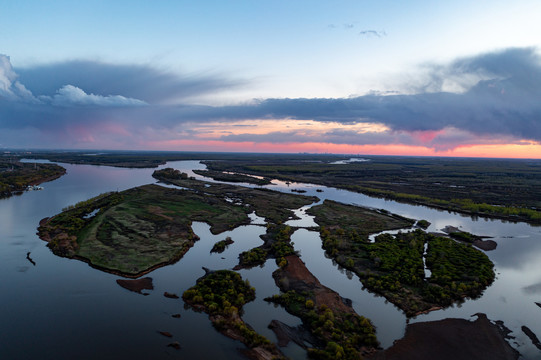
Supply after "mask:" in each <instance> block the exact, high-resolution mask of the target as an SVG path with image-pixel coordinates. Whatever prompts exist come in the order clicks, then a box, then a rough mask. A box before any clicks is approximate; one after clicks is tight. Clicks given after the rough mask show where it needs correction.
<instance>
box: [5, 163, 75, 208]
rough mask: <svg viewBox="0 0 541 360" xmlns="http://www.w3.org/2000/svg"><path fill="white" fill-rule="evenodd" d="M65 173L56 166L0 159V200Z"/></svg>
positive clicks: (61, 168) (64, 170)
mask: <svg viewBox="0 0 541 360" xmlns="http://www.w3.org/2000/svg"><path fill="white" fill-rule="evenodd" d="M65 173H66V169H64V168H63V167H61V166H58V165H56V164H30V163H21V162H19V161H18V158H17V159H13V160H12V159H11V158H1V157H0V198H2V197H8V196H11V195H13V194H14V193H20V192H22V191H25V190H26V188H27V187H28V186H29V185H37V184H41V183H43V182H46V181H51V180H54V179H56V178H59V177H60V176H62V175H64V174H65Z"/></svg>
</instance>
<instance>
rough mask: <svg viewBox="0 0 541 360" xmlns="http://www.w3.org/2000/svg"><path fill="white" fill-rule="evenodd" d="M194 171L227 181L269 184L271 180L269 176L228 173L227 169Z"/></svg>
mask: <svg viewBox="0 0 541 360" xmlns="http://www.w3.org/2000/svg"><path fill="white" fill-rule="evenodd" d="M193 172H194V173H196V174H198V175H202V176H206V177H209V178H212V179H214V180H216V181H226V182H238V183H240V182H242V183H248V184H255V185H268V184H270V183H271V182H270V180H269V179H268V178H259V177H255V176H250V175H244V174H237V173H228V172H225V171H213V170H194V171H193Z"/></svg>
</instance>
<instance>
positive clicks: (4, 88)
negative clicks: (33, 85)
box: [0, 54, 38, 102]
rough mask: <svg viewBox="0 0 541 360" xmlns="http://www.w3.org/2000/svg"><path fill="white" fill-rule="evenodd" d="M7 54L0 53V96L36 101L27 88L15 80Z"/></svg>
mask: <svg viewBox="0 0 541 360" xmlns="http://www.w3.org/2000/svg"><path fill="white" fill-rule="evenodd" d="M17 77H18V76H17V74H16V73H15V71H14V70H13V67H12V66H11V62H10V59H9V56H6V55H2V54H0V98H5V99H8V100H11V101H27V102H38V100H37V99H36V98H35V97H34V95H32V92H30V91H29V90H28V89H27V88H25V87H24V85H23V84H21V83H20V82H19V81H17Z"/></svg>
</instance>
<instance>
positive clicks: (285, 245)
mask: <svg viewBox="0 0 541 360" xmlns="http://www.w3.org/2000/svg"><path fill="white" fill-rule="evenodd" d="M292 233H293V229H292V228H291V227H289V226H287V225H268V226H267V232H266V234H265V235H262V236H261V238H262V239H263V241H264V244H263V245H261V246H259V247H256V248H253V249H250V250H248V251H244V252H242V253H240V254H239V268H250V267H254V266H257V265H262V264H264V263H265V261H267V259H268V258H270V257H272V258H275V259H276V264H277V265H278V266H283V265H284V261H285V259H284V257H285V256H288V255H291V254H294V253H295V249H294V248H293V244H292V243H291V234H292Z"/></svg>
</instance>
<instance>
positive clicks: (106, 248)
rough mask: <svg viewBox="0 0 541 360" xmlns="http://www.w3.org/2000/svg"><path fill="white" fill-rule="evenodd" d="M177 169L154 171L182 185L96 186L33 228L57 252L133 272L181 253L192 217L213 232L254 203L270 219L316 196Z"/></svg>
mask: <svg viewBox="0 0 541 360" xmlns="http://www.w3.org/2000/svg"><path fill="white" fill-rule="evenodd" d="M176 176H177V174H176V173H175V172H174V170H173V169H164V170H160V171H156V172H155V177H156V178H158V179H160V180H162V181H169V182H176V183H178V182H180V183H181V184H182V187H183V188H182V189H174V188H166V187H162V186H159V185H153V184H151V185H144V186H140V187H136V188H133V189H129V190H126V191H122V192H112V193H105V194H101V195H99V196H96V197H94V198H92V199H89V200H86V201H82V202H80V203H78V204H75V205H73V206H70V207H67V208H65V209H64V211H63V212H62V213H60V214H58V215H55V216H53V217H51V218H46V219H43V220H42V221H41V222H40V227H39V228H38V234H39V236H40V238H41V239H43V240H45V241H47V243H48V247H49V248H50V249H51V250H52V251H53V252H54V253H55V254H56V255H59V256H63V257H69V258H74V259H78V260H82V261H85V262H88V263H89V264H90V265H91V266H93V267H95V268H98V269H100V270H103V271H108V272H111V273H115V274H118V275H121V276H125V277H131V278H137V277H139V276H141V275H143V274H146V273H148V272H150V271H152V270H154V269H156V268H158V267H161V266H164V265H167V264H170V263H173V262H176V261H178V260H179V259H180V258H182V256H183V255H184V254H185V253H186V252H187V251H188V250H189V249H190V248H191V247H192V246H193V244H194V242H195V241H197V240H198V238H197V236H196V235H195V234H194V233H193V231H192V228H191V223H192V221H203V222H206V223H208V224H209V225H210V230H211V232H212V233H214V234H218V233H221V232H223V231H226V230H230V229H234V228H235V227H237V226H239V225H243V224H248V223H250V218H249V217H248V214H249V213H252V212H254V211H255V212H256V214H257V215H259V216H262V217H265V218H266V219H267V221H268V222H275V223H281V222H285V221H286V220H288V219H290V218H294V216H295V215H294V213H293V212H292V211H291V210H289V209H294V208H298V207H301V206H304V205H307V204H310V203H313V202H314V201H316V200H317V198H314V197H307V196H299V195H291V194H283V193H280V192H275V191H269V190H265V189H250V188H246V187H240V186H233V185H226V184H216V183H206V182H203V181H197V180H193V179H188V178H184V177H183V176H180V175H179V176H178V179H175V178H174V177H176ZM232 199H234V201H233V200H232Z"/></svg>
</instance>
